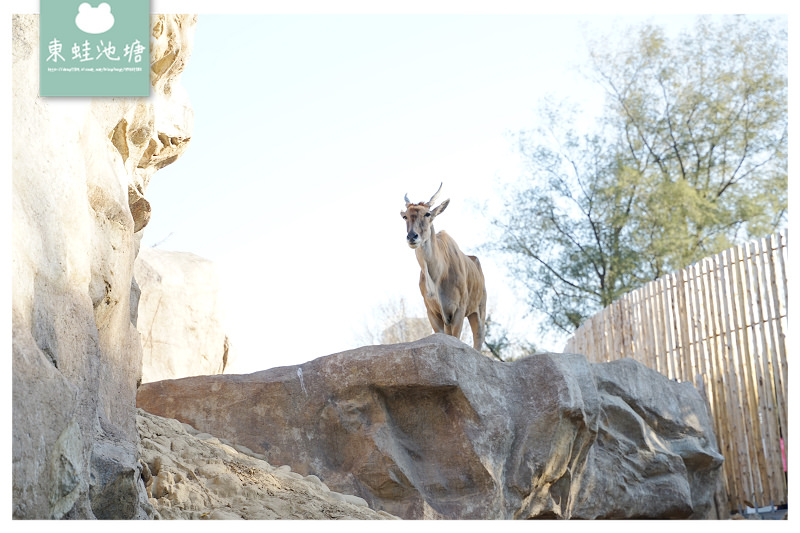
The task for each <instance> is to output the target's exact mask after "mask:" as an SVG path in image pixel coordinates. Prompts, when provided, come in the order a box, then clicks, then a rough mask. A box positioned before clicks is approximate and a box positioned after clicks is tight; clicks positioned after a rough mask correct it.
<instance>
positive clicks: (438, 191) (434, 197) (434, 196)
mask: <svg viewBox="0 0 800 533" xmlns="http://www.w3.org/2000/svg"><path fill="white" fill-rule="evenodd" d="M442 185H443V183H439V190H437V191H436V192H435V193H434V195H433V196H431V199H430V200H428V205H432V204H433V202H435V201H436V197H437V196H439V193H440V192H441V191H442Z"/></svg>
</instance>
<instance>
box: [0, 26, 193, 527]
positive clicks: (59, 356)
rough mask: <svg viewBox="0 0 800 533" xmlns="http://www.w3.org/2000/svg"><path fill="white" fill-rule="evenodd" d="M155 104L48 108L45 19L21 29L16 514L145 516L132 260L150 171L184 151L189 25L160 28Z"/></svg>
mask: <svg viewBox="0 0 800 533" xmlns="http://www.w3.org/2000/svg"><path fill="white" fill-rule="evenodd" d="M151 25H152V35H151V40H150V43H151V57H150V60H151V64H150V70H151V84H152V87H151V96H150V97H149V98H95V99H90V98H40V97H38V96H37V94H38V87H39V78H38V76H39V55H38V50H39V19H38V16H36V15H15V16H14V17H13V19H12V35H13V42H12V45H13V46H12V73H11V75H12V109H13V112H12V131H13V132H14V134H13V136H12V185H11V186H12V214H11V220H12V239H11V240H12V242H11V249H12V251H11V257H12V262H11V264H12V266H11V269H12V360H13V363H12V375H13V377H12V387H13V391H12V398H13V399H12V401H13V408H12V409H13V411H12V432H13V438H12V515H13V517H14V518H36V519H42V518H95V517H96V518H134V517H139V518H142V517H146V516H147V515H148V512H150V513H151V512H152V509H149V511H148V507H149V506H148V505H147V503H146V498H145V496H144V494H145V492H144V487H143V486H142V484H141V466H140V464H139V462H138V452H137V443H138V432H137V427H136V411H135V394H136V384H137V381H138V380H139V378H140V375H141V365H142V359H141V358H142V350H141V345H140V341H139V335H138V333H137V331H136V328H135V327H134V325H133V324H132V317H131V309H130V307H131V306H130V301H131V290H132V277H133V264H134V258H135V257H136V254H137V251H138V250H137V249H138V242H139V238H138V235H137V232H139V231H141V230H142V228H144V226H145V225H146V224H147V222H148V220H149V217H150V206H149V204H148V202H147V200H146V199H145V197H144V193H145V190H146V188H147V185H148V183H149V181H150V178H151V177H152V175H153V173H154V172H155V171H156V170H158V169H159V168H161V167H163V166H165V165H167V164H169V163H171V162H172V161H174V160H175V159H176V158H178V157H179V156H180V155H181V154H182V153H183V151H184V150H185V149H186V147H187V144H188V142H189V138H190V136H191V129H192V120H193V118H192V117H193V115H192V110H191V108H190V107H189V103H188V99H187V97H186V95H185V92H184V91H183V89H182V87H181V85H180V81H179V80H180V74H181V72H182V70H183V68H184V65H185V62H186V60H187V59H188V57H189V55H190V52H191V49H192V39H193V31H194V25H195V17H194V16H183V15H155V16H153V17H152V19H151Z"/></svg>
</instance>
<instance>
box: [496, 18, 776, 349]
mask: <svg viewBox="0 0 800 533" xmlns="http://www.w3.org/2000/svg"><path fill="white" fill-rule="evenodd" d="M787 40H788V35H787V31H786V28H785V21H784V22H782V23H778V22H776V21H774V20H772V21H752V20H748V19H747V18H745V17H740V16H737V17H728V18H725V19H724V20H723V21H722V22H721V23H714V22H712V21H711V19H709V18H706V17H701V18H699V19H698V22H697V24H696V26H695V28H694V31H693V32H684V33H682V34H681V35H680V36H679V37H678V38H677V39H675V40H670V39H668V38H667V37H666V36H665V34H664V31H663V30H662V29H661V28H659V27H657V26H653V25H645V26H643V27H641V28H639V29H637V30H633V31H630V32H628V33H627V34H626V35H624V36H623V37H622V39H621V40H620V43H621V44H613V43H612V41H611V40H610V39H604V40H602V41H598V42H595V43H594V44H593V45H591V52H590V57H591V62H590V78H591V79H593V80H594V81H595V82H597V84H598V86H599V87H600V88H602V90H603V91H604V93H605V95H606V104H605V106H604V110H603V113H602V114H601V116H600V118H599V120H598V122H597V123H596V125H595V129H594V130H591V131H590V132H589V133H583V134H579V133H578V132H576V129H575V125H574V124H575V123H576V113H575V111H574V107H570V106H568V104H565V103H561V104H557V103H553V102H552V101H547V102H545V103H544V104H543V105H542V107H541V117H542V122H541V126H540V127H539V128H538V129H536V130H534V131H530V132H522V133H520V135H519V136H518V142H519V146H520V150H521V153H522V155H523V157H524V159H525V161H526V162H527V164H528V174H527V175H526V176H525V177H524V178H523V179H522V180H521V182H520V183H518V184H517V186H516V187H515V188H514V189H513V191H512V193H511V195H510V197H509V198H508V199H507V201H506V210H505V214H504V216H503V217H501V218H498V219H495V220H494V223H495V225H496V226H497V227H498V228H500V230H501V235H500V237H499V238H498V239H497V240H496V241H495V244H494V245H492V247H493V248H495V249H496V250H498V251H500V252H502V253H504V254H506V255H507V257H508V258H509V262H508V264H509V268H510V270H511V273H512V275H513V276H514V277H515V278H516V279H518V280H520V282H521V283H522V284H523V285H524V286H525V288H526V289H527V291H528V294H529V303H530V306H531V308H532V309H534V310H537V311H540V312H543V313H545V315H546V316H547V317H548V323H547V325H546V327H556V328H558V329H560V330H562V331H564V332H567V333H570V332H572V331H573V330H574V329H575V328H577V327H578V326H579V325H580V324H582V323H583V322H584V320H586V319H587V318H588V317H590V316H591V315H592V314H594V313H595V312H597V311H598V310H600V309H601V308H603V307H605V306H607V305H609V304H610V303H612V302H613V301H614V300H616V299H617V298H618V297H619V296H621V295H623V294H624V293H626V292H629V291H630V290H633V289H635V288H637V287H639V286H641V285H642V284H644V283H645V282H647V281H650V280H653V279H656V278H658V277H660V276H662V275H664V274H666V273H669V272H671V271H674V270H677V269H680V268H683V267H685V266H687V265H689V264H691V263H693V262H695V261H697V260H699V259H701V258H703V257H705V256H708V255H711V254H714V253H717V252H719V251H721V250H723V249H725V248H728V247H730V246H732V245H733V243H736V242H741V241H742V240H745V239H750V238H754V237H761V236H764V235H766V234H768V233H770V232H773V231H775V230H776V229H777V228H779V227H780V226H781V225H782V224H785V223H786V220H787V210H788V195H787V183H788V174H787V151H788V140H787V131H788V111H787V108H788V104H787V101H788V97H787V92H788V89H787V68H788V60H787Z"/></svg>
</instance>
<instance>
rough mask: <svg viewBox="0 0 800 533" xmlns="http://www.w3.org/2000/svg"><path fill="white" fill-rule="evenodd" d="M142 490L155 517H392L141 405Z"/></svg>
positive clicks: (315, 479) (248, 518) (139, 418)
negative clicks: (144, 490) (143, 489)
mask: <svg viewBox="0 0 800 533" xmlns="http://www.w3.org/2000/svg"><path fill="white" fill-rule="evenodd" d="M137 422H138V425H139V433H140V435H141V445H140V451H141V457H142V461H143V463H144V464H145V465H146V466H145V469H144V479H145V480H146V487H147V496H148V498H149V502H150V503H151V504H152V506H153V508H154V509H155V514H156V517H157V518H161V519H181V520H187V519H188V520H191V519H217V520H220V519H246V520H265V519H275V518H280V519H302V520H312V519H333V518H336V519H345V520H383V519H387V518H388V519H392V518H396V517H393V516H390V515H388V514H386V513H384V512H376V511H373V510H371V509H370V508H369V507H367V502H365V501H364V500H363V499H361V498H358V497H356V496H352V495H347V494H340V493H337V492H332V491H331V490H330V489H329V488H328V487H327V486H326V485H325V484H324V483H322V482H321V481H320V480H319V478H317V477H315V476H301V475H300V474H298V473H296V472H292V471H291V468H289V467H288V466H280V467H277V468H276V467H274V466H272V465H270V464H268V463H267V462H266V461H264V456H263V455H260V454H257V453H254V452H253V451H251V450H248V449H247V448H243V447H241V446H239V447H238V448H239V449H238V450H237V449H235V448H233V447H231V446H230V445H229V444H226V443H224V442H222V441H220V439H217V438H216V437H213V436H211V435H209V434H208V433H200V432H198V431H197V430H195V429H194V428H192V427H190V426H187V425H184V424H181V423H180V422H178V421H177V420H172V419H168V418H161V417H158V416H154V415H151V414H149V413H146V412H144V411H141V410H140V412H139V416H138V418H137Z"/></svg>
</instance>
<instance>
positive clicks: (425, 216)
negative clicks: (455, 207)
mask: <svg viewBox="0 0 800 533" xmlns="http://www.w3.org/2000/svg"><path fill="white" fill-rule="evenodd" d="M441 190H442V185H441V184H440V185H439V190H437V191H436V193H435V194H434V195H433V196H432V197H431V199H430V200H428V201H427V202H419V203H417V204H415V203H412V202H411V201H410V200H409V199H408V194H406V195H405V198H404V199H405V202H406V210H405V211H401V212H400V216H402V217H403V220H405V221H406V241H407V242H408V246H409V247H411V248H412V249H413V250H414V251H415V253H416V256H417V262H418V263H419V267H420V274H419V290H420V292H421V293H422V299H423V300H424V301H425V308H426V309H427V311H428V320H429V321H430V323H431V326H432V327H433V331H434V332H436V333H442V332H444V333H446V334H447V335H452V336H453V337H456V338H460V337H461V328H462V327H463V325H464V318H465V317H466V318H467V319H468V320H469V325H470V327H471V328H472V340H473V344H472V345H473V347H474V348H475V349H476V350H478V351H480V349H481V347H482V346H483V341H484V336H485V335H486V284H485V281H484V278H483V270H482V269H481V263H480V261H478V258H477V257H475V256H474V255H465V254H464V253H463V252H462V251H461V249H459V247H458V244H456V241H455V240H453V238H452V237H451V236H450V235H448V234H447V233H446V232H444V231H440V232H439V233H436V231H435V230H434V229H433V220H434V219H435V218H436V217H437V216H439V215H440V214H442V212H443V211H444V210H445V209H446V208H447V206H448V205H449V204H450V199H449V198H448V199H447V200H445V201H444V202H442V203H441V204H440V205H438V206H437V207H434V208H431V206H432V205H433V203H434V202H435V201H436V198H437V197H438V196H439V193H440V192H441Z"/></svg>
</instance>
